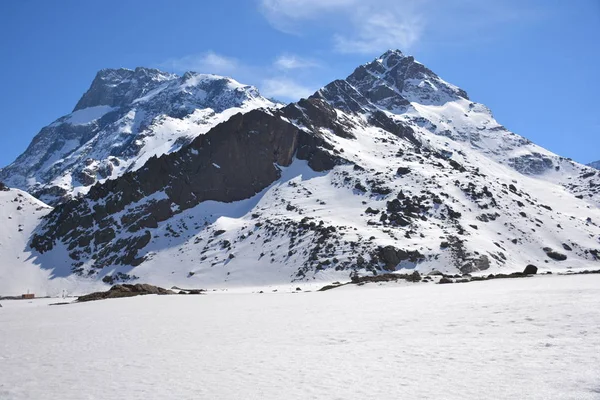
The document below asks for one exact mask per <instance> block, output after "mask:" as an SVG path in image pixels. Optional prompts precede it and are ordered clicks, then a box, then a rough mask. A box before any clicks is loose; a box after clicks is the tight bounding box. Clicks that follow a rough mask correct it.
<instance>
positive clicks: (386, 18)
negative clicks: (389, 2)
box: [334, 13, 422, 54]
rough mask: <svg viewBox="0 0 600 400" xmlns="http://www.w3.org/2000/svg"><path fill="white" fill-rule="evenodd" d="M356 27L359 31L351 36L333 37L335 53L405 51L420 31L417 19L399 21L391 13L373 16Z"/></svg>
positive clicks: (399, 19)
mask: <svg viewBox="0 0 600 400" xmlns="http://www.w3.org/2000/svg"><path fill="white" fill-rule="evenodd" d="M357 25H358V27H359V29H357V33H356V34H355V35H353V36H352V35H351V36H343V35H341V34H336V35H335V36H334V43H335V49H336V50H337V51H339V52H340V53H366V54H371V53H376V52H379V51H383V50H387V49H392V48H401V49H407V48H410V47H411V46H412V45H413V44H414V43H415V42H416V41H417V40H418V39H419V37H420V35H421V31H422V24H421V23H420V21H419V18H418V17H416V16H412V17H411V18H410V20H409V19H407V18H404V19H401V18H399V17H398V15H394V14H393V13H386V14H373V15H370V16H369V17H367V18H365V19H364V20H362V21H360V22H359V23H357Z"/></svg>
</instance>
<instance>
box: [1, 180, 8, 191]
mask: <svg viewBox="0 0 600 400" xmlns="http://www.w3.org/2000/svg"><path fill="white" fill-rule="evenodd" d="M9 190H10V189H9V188H8V186H6V185H5V184H4V183H2V182H0V191H3V192H8V191H9Z"/></svg>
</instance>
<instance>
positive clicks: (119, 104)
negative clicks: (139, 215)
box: [0, 68, 275, 205]
mask: <svg viewBox="0 0 600 400" xmlns="http://www.w3.org/2000/svg"><path fill="white" fill-rule="evenodd" d="M274 106H275V104H273V103H272V102H271V101H269V100H267V99H265V98H264V97H262V96H261V95H260V93H259V92H258V90H257V89H256V88H254V87H252V86H248V85H242V84H240V83H238V82H236V81H234V80H233V79H231V78H225V77H221V76H217V75H204V74H198V73H193V72H187V73H185V74H184V75H183V76H181V77H180V76H177V75H175V74H169V73H165V72H162V71H159V70H156V69H149V68H136V69H135V70H128V69H123V68H121V69H116V70H115V69H104V70H101V71H100V72H98V74H97V75H96V77H95V79H94V80H93V82H92V84H91V86H90V88H89V90H88V91H87V92H86V93H85V94H84V95H83V96H82V97H81V99H80V100H79V102H78V103H77V105H76V106H75V109H74V110H73V112H72V113H71V114H69V115H66V116H64V117H61V118H59V119H58V120H56V121H55V122H54V123H52V124H50V125H49V126H47V127H45V128H43V129H42V130H41V131H40V133H39V134H38V135H37V136H36V137H35V138H34V139H33V141H32V143H31V145H30V146H29V148H28V149H27V150H26V151H25V152H24V153H23V154H22V155H21V156H19V157H18V158H17V160H16V161H15V162H14V163H12V164H11V165H9V166H7V167H5V168H2V169H0V180H4V181H5V182H6V184H8V185H9V186H11V187H16V188H20V189H22V190H26V191H29V192H30V193H32V194H34V195H35V196H36V197H38V198H40V199H42V200H43V201H45V202H47V203H49V204H54V205H55V204H58V203H61V202H63V201H66V200H68V199H70V198H73V197H76V196H78V195H83V194H85V193H87V191H88V190H89V188H90V187H91V186H92V185H93V184H95V183H96V182H104V181H105V180H107V179H114V178H117V177H119V176H121V175H122V174H124V173H125V172H127V171H130V170H135V169H138V168H140V167H141V166H142V165H144V163H145V162H146V161H147V160H148V159H149V158H151V157H152V156H156V155H161V154H168V153H170V152H173V151H176V150H178V149H179V148H181V147H182V146H183V145H184V144H187V143H189V142H191V141H192V140H193V139H194V138H195V137H197V136H198V135H201V134H203V133H206V132H208V131H209V130H210V129H211V128H212V127H213V126H214V125H216V124H218V123H219V122H222V121H224V120H226V119H227V118H229V117H230V116H231V115H233V114H235V113H238V112H247V111H249V110H252V109H255V108H259V107H274Z"/></svg>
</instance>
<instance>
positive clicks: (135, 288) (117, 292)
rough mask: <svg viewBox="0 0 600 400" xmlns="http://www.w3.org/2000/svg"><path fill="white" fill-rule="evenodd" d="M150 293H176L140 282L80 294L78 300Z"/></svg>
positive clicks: (84, 300)
mask: <svg viewBox="0 0 600 400" xmlns="http://www.w3.org/2000/svg"><path fill="white" fill-rule="evenodd" d="M148 294H160V295H164V294H175V292H173V291H172V290H167V289H163V288H161V287H158V286H153V285H149V284H146V283H138V284H135V285H129V284H123V285H115V286H113V287H111V288H110V289H109V290H107V291H106V292H96V293H90V294H87V295H85V296H79V297H78V298H77V302H79V303H83V302H86V301H95V300H105V299H117V298H122V297H134V296H143V295H148Z"/></svg>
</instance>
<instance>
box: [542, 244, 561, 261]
mask: <svg viewBox="0 0 600 400" xmlns="http://www.w3.org/2000/svg"><path fill="white" fill-rule="evenodd" d="M544 251H545V252H546V255H547V256H548V257H550V258H551V259H553V260H556V261H565V260H566V259H567V256H566V255H565V254H562V253H559V252H558V251H554V250H552V249H551V248H550V247H544Z"/></svg>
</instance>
